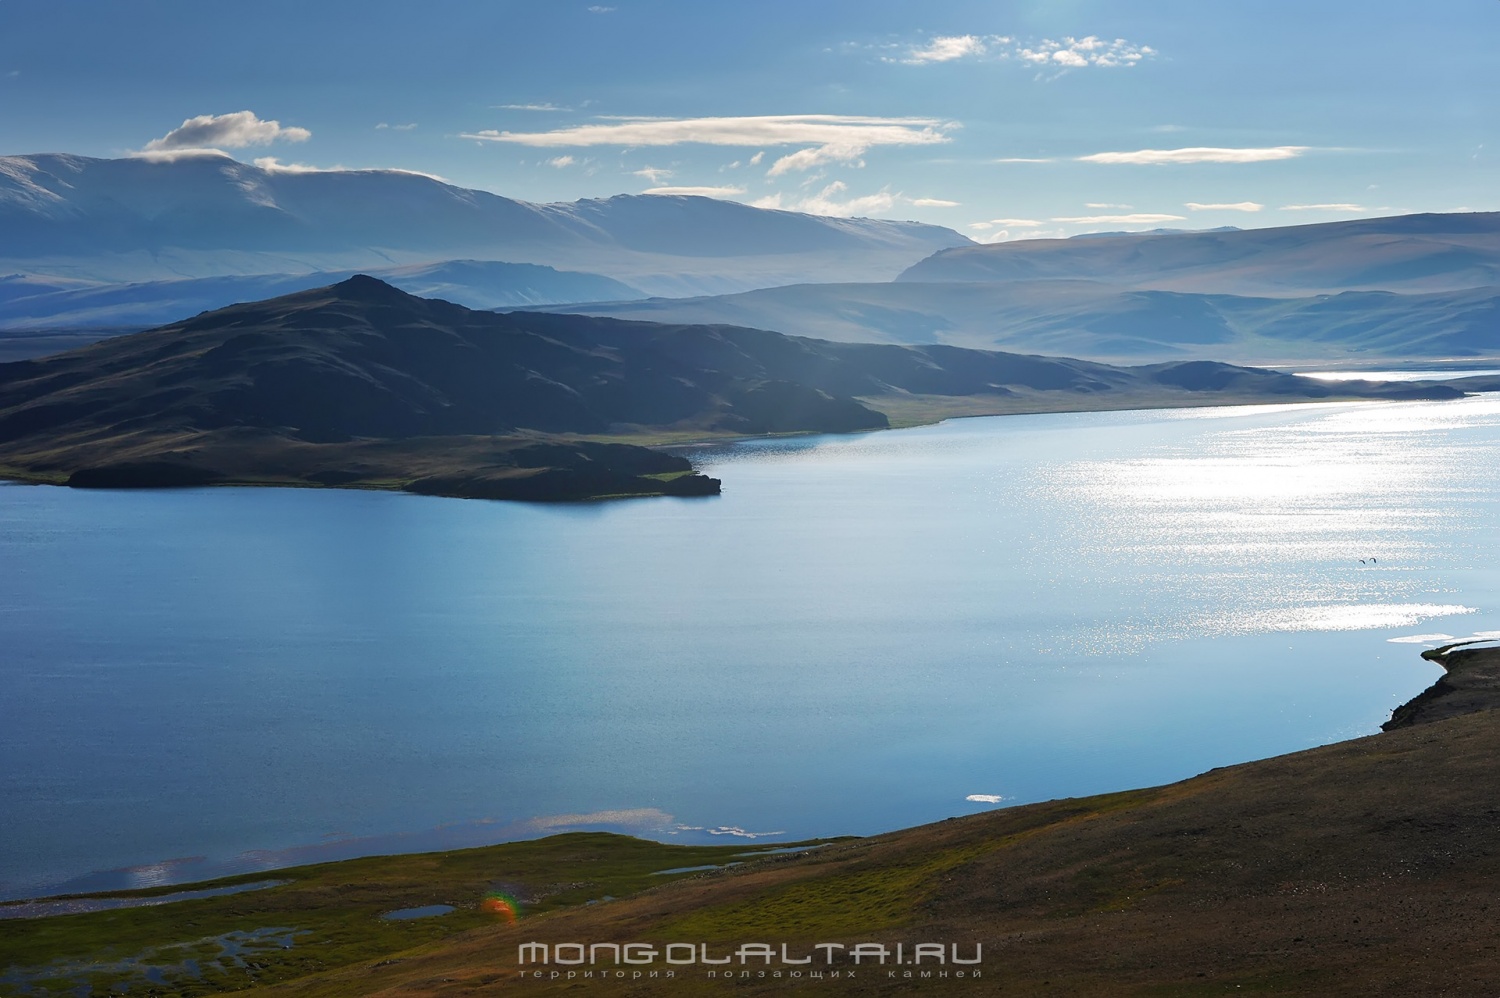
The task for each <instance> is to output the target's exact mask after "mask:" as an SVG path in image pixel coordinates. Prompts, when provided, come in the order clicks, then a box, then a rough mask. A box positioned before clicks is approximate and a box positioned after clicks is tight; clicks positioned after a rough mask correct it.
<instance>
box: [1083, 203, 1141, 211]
mask: <svg viewBox="0 0 1500 998" xmlns="http://www.w3.org/2000/svg"><path fill="white" fill-rule="evenodd" d="M1084 207H1085V208H1095V209H1098V210H1100V211H1108V210H1114V211H1134V210H1135V205H1133V204H1111V203H1109V202H1108V201H1089V202H1087V203H1085V204H1084Z"/></svg>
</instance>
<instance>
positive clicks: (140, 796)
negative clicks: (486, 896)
mask: <svg viewBox="0 0 1500 998" xmlns="http://www.w3.org/2000/svg"><path fill="white" fill-rule="evenodd" d="M696 453H697V457H698V460H699V461H700V462H702V463H703V464H704V465H705V467H706V468H707V469H708V470H709V471H711V472H712V473H714V474H717V475H720V476H721V477H723V479H724V480H725V483H726V484H725V494H724V495H723V496H722V497H721V498H719V499H712V500H641V501H631V502H620V503H607V504H583V505H572V506H568V505H559V506H535V505H524V504H515V503H484V502H464V501H458V500H438V499H425V498H417V497H410V496H399V495H385V494H368V493H352V492H336V491H298V490H264V489H259V490H192V491H180V492H152V493H109V492H75V491H70V490H64V489H50V488H22V487H6V488H0V568H3V570H0V648H4V649H5V650H6V653H5V654H4V655H3V656H0V763H3V765H0V828H4V829H5V835H4V836H3V837H0V895H4V896H18V895H21V894H27V893H33V894H34V893H37V892H39V891H40V890H42V889H46V888H54V887H57V886H59V885H61V884H64V883H66V884H68V886H69V887H70V889H75V890H76V889H109V888H113V887H119V886H132V885H137V884H140V883H143V882H147V881H149V882H152V883H164V882H175V881H180V880H183V879H190V878H192V877H195V876H202V875H205V874H208V873H218V872H224V871H228V870H241V869H269V868H274V867H276V866H281V865H287V864H289V863H292V862H301V861H312V860H318V859H326V858H331V857H336V856H341V855H354V854H360V853H369V852H378V851H391V850H396V849H400V850H409V849H418V848H433V847H438V846H442V847H452V846H455V845H463V844H474V843H478V842H482V841H493V840H497V839H503V838H513V837H521V836H528V835H537V834H545V833H549V832H553V831H561V830H566V829H569V828H577V827H607V828H619V829H624V830H628V831H631V832H634V833H637V834H646V835H654V836H658V837H664V838H668V839H673V840H682V841H719V842H723V841H729V840H733V839H734V838H737V837H738V838H748V837H751V836H771V837H772V840H774V837H775V835H776V834H779V835H784V836H785V837H787V838H803V837H808V836H813V835H825V834H839V833H846V832H855V833H866V832H874V831H879V830H883V829H888V828H893V827H898V826H901V825H908V824H914V823H917V822H921V821H928V820H934V819H938V818H942V817H945V816H947V815H949V814H961V813H968V812H972V811H974V810H978V809H981V808H984V807H987V806H994V804H996V803H999V802H1003V803H1004V804H1007V805H1009V804H1012V803H1024V802H1026V801H1031V800H1038V799H1045V798H1048V797H1054V796H1060V795H1076V794H1083V793H1092V792H1098V791H1104V790H1110V789H1119V788H1121V787H1126V786H1134V785H1143V784H1149V783H1155V782H1162V781H1166V780H1172V779H1178V778H1181V777H1184V776H1188V775H1191V774H1193V773H1195V772H1199V771H1202V770H1204V769H1207V768H1210V767H1212V766H1217V765H1223V764H1226V763H1232V762H1237V761H1241V760H1245V759H1250V758H1257V757H1262V756H1265V755H1270V754H1274V753H1277V752H1283V751H1288V750H1292V749H1296V748H1300V747H1305V746H1309V745H1315V744H1319V743H1323V742H1328V741H1332V740H1336V739H1338V738H1343V737H1350V736H1353V735H1358V734H1365V733H1369V732H1372V731H1374V730H1375V729H1376V727H1377V726H1378V724H1379V723H1380V721H1382V720H1384V719H1385V718H1386V717H1387V716H1388V712H1389V710H1390V709H1391V707H1393V706H1395V705H1396V704H1397V703H1399V702H1401V701H1402V700H1405V699H1407V698H1409V697H1410V696H1412V695H1414V694H1415V693H1416V692H1418V691H1419V690H1420V689H1421V688H1422V687H1424V686H1425V685H1426V684H1427V683H1428V682H1430V681H1431V679H1432V678H1433V677H1434V675H1435V674H1436V669H1435V667H1433V666H1431V665H1429V664H1427V663H1423V662H1421V661H1420V660H1419V659H1418V657H1417V652H1418V651H1419V650H1420V644H1417V643H1410V644H1402V643H1392V642H1401V641H1404V640H1406V639H1412V638H1421V637H1422V636H1426V638H1424V639H1425V640H1434V641H1435V640H1444V639H1447V638H1449V637H1464V636H1467V635H1468V634H1469V633H1471V632H1475V631H1481V630H1483V629H1485V628H1488V629H1491V630H1493V629H1496V628H1497V627H1500V613H1497V610H1500V598H1497V597H1500V575H1497V573H1496V570H1495V568H1494V565H1493V561H1494V559H1493V552H1495V551H1497V550H1500V545H1497V543H1496V542H1497V540H1500V537H1497V522H1500V518H1497V512H1500V400H1497V399H1496V398H1493V397H1477V398H1471V399H1466V400H1462V401H1457V402H1443V403H1357V404H1335V405H1326V406H1307V405H1295V406H1274V407H1259V408H1237V409H1205V410H1174V411H1162V412H1135V413H1093V414H1069V415H1050V416H1033V417H1003V418H998V419H975V420H959V421H954V422H951V423H947V424H944V425H941V426H935V427H925V428H920V429H915V430H909V431H899V432H888V433H878V434H869V435H863V436H847V437H819V438H807V439H796V440H772V441H756V442H752V443H747V444H743V445H737V446H734V447H730V448H718V449H703V450H700V451H697V452H696ZM1362 561H1363V563H1361V562H1362ZM439 826H442V827H439ZM251 850H254V851H253V852H251ZM119 867H132V868H133V869H132V870H125V871H122V872H119V873H113V874H109V875H107V876H100V877H92V878H90V877H85V876H83V875H84V874H87V873H88V872H89V871H91V870H101V869H113V868H119Z"/></svg>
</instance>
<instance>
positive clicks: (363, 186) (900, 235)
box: [0, 154, 1500, 365]
mask: <svg viewBox="0 0 1500 998" xmlns="http://www.w3.org/2000/svg"><path fill="white" fill-rule="evenodd" d="M354 273H367V274H374V275H376V276H378V277H380V278H381V279H383V280H386V281H388V282H390V283H391V284H393V285H395V286H398V287H400V288H402V289H403V290H406V291H408V292H412V293H414V294H418V295H422V296H427V297H439V298H444V299H446V300H449V301H453V302H455V303H458V304H462V305H466V306H469V307H473V308H487V309H496V310H506V309H516V308H528V309H542V310H546V311H551V312H577V313H581V314H589V315H596V316H613V317H621V318H635V319H642V320H649V321H660V322H668V323H677V324H683V323H686V324H704V323H706V324H730V325H738V326H747V327H753V328H761V329H769V330H774V331H778V332H783V333H788V334H793V335H806V336H813V337H819V338H824V339H829V340H835V341H843V342H875V343H900V344H923V343H941V344H947V345H950V346H962V347H969V348H975V349H987V350H988V349H1000V350H1006V351H1018V352H1023V353H1040V354H1051V355H1059V354H1060V355H1068V356H1078V357H1088V358H1091V359H1094V360H1100V361H1105V362H1112V363H1125V364H1138V363H1159V362H1167V361H1172V360H1200V359H1201V360H1209V359H1211V360H1221V361H1232V362H1236V363H1247V364H1263V365H1265V364H1269V365H1280V364H1301V363H1340V364H1342V363H1349V362H1358V361H1370V362H1399V361H1404V360H1431V359H1437V358H1442V359H1462V358H1475V359H1479V358H1497V357H1500V336H1497V329H1500V325H1497V324H1500V213H1493V212H1492V213H1467V214H1449V215H1431V214H1429V215H1407V216H1398V217H1392V218H1376V219H1359V220H1353V221H1347V222H1330V223H1321V224H1316V225H1298V226H1285V227H1279V228H1267V229H1246V230H1239V229H1233V228H1221V229H1213V230H1204V231H1185V232H1179V231H1169V230H1158V231H1155V232H1146V233H1108V234H1101V235H1099V236H1098V237H1097V238H1094V237H1090V238H1081V237H1080V238H1073V239H1030V240H1020V241H1016V242H1008V243H999V244H992V245H977V244H974V243H972V242H970V241H969V240H968V239H966V238H964V237H963V236H961V235H959V234H957V233H955V232H953V231H952V230H949V229H944V228H940V227H937V226H930V225H920V224H917V223H911V222H891V221H880V220H873V219H840V218H822V217H816V216H810V215H802V214H798V213H795V212H785V211H766V210H761V209H757V208H752V207H749V206H747V205H743V204H737V203H733V202H727V201H717V200H712V199H708V198H701V197H658V196H627V195H621V196H618V197H613V198H607V199H603V200H585V201H577V202H571V203H566V204H547V205H540V204H529V203H526V202H522V201H515V200H511V199H508V198H504V197H500V196H498V195H495V194H489V193H486V192H483V191H473V190H465V189H462V188H458V187H454V186H452V185H450V184H446V183H443V182H442V181H439V180H436V179H433V178H431V177H426V176H422V175H419V174H414V173H402V172H395V171H376V170H372V171H326V172H324V171H305V170H295V169H286V168H280V167H277V168H272V169H263V168H261V167H257V166H251V165H247V164H244V163H240V162H238V161H236V160H234V159H231V158H229V157H227V156H223V155H208V154H195V155H185V156H181V157H177V158H169V159H165V160H151V159H142V158H135V159H122V160H101V159H89V158H85V157H78V156H65V155H37V156H13V157H0V275H7V274H8V275H9V276H0V359H4V358H12V357H29V356H40V355H43V354H45V353H47V352H49V351H54V350H57V349H60V348H64V347H68V346H72V345H76V344H78V343H80V342H88V341H90V340H92V339H95V338H98V337H101V336H105V335H112V334H115V333H118V332H120V331H122V330H129V329H139V328H145V327H149V326H154V325H159V324H162V323H166V322H172V321H174V320H177V319H181V318H183V317H184V316H188V315H192V314H195V313H198V312H202V311H207V310H213V309H217V308H222V307H224V306H227V305H230V304H233V303H235V302H243V301H253V300H258V299H263V298H267V297H273V296H277V295H283V294H288V293H293V292H297V291H302V290H307V289H310V288H315V287H323V286H327V285H329V284H334V283H337V282H339V281H342V280H344V279H345V278H347V277H349V276H351V275H353V274H354ZM653 296H654V297H653ZM39 331H40V332H42V333H45V335H37V334H38V332H39ZM22 334H25V335H22Z"/></svg>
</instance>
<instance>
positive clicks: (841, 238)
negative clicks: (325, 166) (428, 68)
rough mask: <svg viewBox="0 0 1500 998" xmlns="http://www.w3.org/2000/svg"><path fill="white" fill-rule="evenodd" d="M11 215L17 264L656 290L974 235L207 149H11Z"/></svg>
mask: <svg viewBox="0 0 1500 998" xmlns="http://www.w3.org/2000/svg"><path fill="white" fill-rule="evenodd" d="M0 231H3V232H5V234H6V237H5V240H4V242H3V244H0V272H3V271H21V272H24V273H40V274H50V275H57V276H62V277H75V278H81V279H87V280H95V281H105V282H111V283H138V282H142V281H153V280H164V279H171V278H179V277H218V276H225V275H252V274H276V273H305V272H310V271H326V272H337V271H353V270H368V269H371V268H388V267H391V266H399V265H406V264H429V263H433V262H436V261H442V260H449V259H477V260H509V261H515V262H520V263H534V264H543V265H547V266H553V267H557V268H560V269H567V270H575V271H576V270H584V271H594V272H598V273H601V274H604V275H606V276H608V277H611V278H614V279H616V280H621V281H624V282H625V283H627V284H631V285H633V286H637V287H641V288H643V289H644V290H646V291H648V292H650V293H655V294H663V293H703V292H705V291H711V292H717V291H728V290H743V289H745V288H749V287H766V286H771V285H774V284H784V283H788V282H790V281H792V280H797V279H799V278H800V279H806V277H807V276H808V275H809V274H815V275H820V276H823V277H824V278H825V279H834V280H851V279H852V280H889V279H890V278H893V277H895V276H896V274H898V273H899V272H900V271H901V270H903V269H904V268H906V267H908V266H910V265H911V264H913V263H915V262H917V261H918V260H921V259H922V258H924V257H926V256H928V255H929V254H931V253H932V252H933V251H935V250H939V249H943V248H947V247H951V246H960V245H964V244H966V243H967V242H968V240H967V239H966V238H965V237H963V236H961V235H959V234H958V233H956V232H953V231H952V230H950V229H945V228H941V227H939V226H933V225H925V224H921V223H916V222H890V221H884V220H879V219H845V218H826V217H822V216H813V215H804V214H799V213H796V212H788V211H772V210H766V209H759V208H752V207H750V206H748V205H744V204H739V203H737V202H731V201H718V200H714V199H711V198H704V197H690V196H658V195H623V194H622V195H618V196H616V197H611V198H605V199H590V200H583V201H576V202H570V203H562V204H532V203H529V202H525V201H517V200H513V199H510V198H506V197H502V196H500V195H497V194H491V193H489V192H486V191H478V190H469V189H466V188H461V187H456V186H454V185H452V184H448V183H445V182H443V181H441V180H438V179H435V178H433V177H428V176H425V175H422V174H416V173H407V172H401V171H393V170H339V171H311V170H300V169H288V168H273V169H263V168H261V167H258V166H254V165H250V164H246V163H241V162H239V161H237V160H234V159H232V158H230V157H228V156H220V155H208V154H194V155H179V156H176V157H172V158H165V159H162V158H130V159H113V160H105V159H93V158H89V157H83V156H70V155H63V154H38V155H30V156H9V157H0Z"/></svg>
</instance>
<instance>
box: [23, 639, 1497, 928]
mask: <svg viewBox="0 0 1500 998" xmlns="http://www.w3.org/2000/svg"><path fill="white" fill-rule="evenodd" d="M1476 645H1477V646H1480V647H1474V646H1476ZM1420 658H1421V659H1422V660H1425V661H1430V662H1435V663H1436V664H1438V665H1440V666H1442V667H1443V669H1444V673H1443V675H1442V676H1439V677H1438V679H1437V680H1435V681H1434V682H1433V683H1431V684H1430V685H1429V686H1428V687H1426V688H1425V689H1423V690H1422V691H1421V692H1419V693H1418V694H1417V695H1415V696H1414V697H1412V698H1411V699H1410V700H1407V701H1406V702H1404V703H1402V704H1400V705H1398V706H1396V707H1395V708H1393V709H1392V711H1391V718H1390V719H1389V720H1387V721H1386V722H1384V723H1383V724H1381V725H1380V728H1379V730H1378V731H1375V732H1371V733H1369V734H1364V735H1355V736H1353V737H1351V738H1344V739H1340V740H1338V741H1334V742H1328V743H1326V744H1324V745H1316V746H1311V747H1309V748H1305V749H1298V750H1295V751H1293V752H1289V753H1283V754H1280V755H1272V756H1266V757H1263V758H1260V759H1249V760H1242V761H1240V762H1237V763H1230V764H1229V765H1228V766H1219V767H1215V768H1214V769H1210V770H1207V771H1205V773H1202V774H1199V776H1202V775H1207V773H1212V772H1216V771H1218V770H1220V769H1225V768H1232V767H1237V766H1246V765H1255V764H1259V763H1267V762H1272V761H1274V760H1277V759H1281V758H1285V757H1288V756H1294V755H1299V754H1301V753H1304V752H1312V751H1317V750H1319V749H1324V748H1330V747H1333V746H1338V745H1347V744H1350V743H1352V742H1356V741H1360V740H1362V739H1365V738H1377V737H1379V736H1380V735H1381V734H1382V733H1384V732H1389V731H1394V730H1400V729H1402V728H1409V727H1412V726H1415V725H1420V724H1428V723H1431V722H1433V721H1438V720H1446V719H1448V718H1451V717H1459V716H1464V715H1466V714H1471V713H1480V712H1483V711H1487V710H1492V709H1496V708H1500V639H1491V638H1476V639H1471V640H1468V641H1463V642H1457V643H1454V644H1449V645H1443V646H1439V647H1437V648H1432V649H1427V650H1425V651H1423V652H1422V653H1421V654H1420ZM1454 694H1457V695H1454ZM1196 778H1197V777H1188V778H1187V779H1196ZM1171 785H1174V784H1172V783H1168V784H1162V785H1160V786H1171ZM1153 789H1159V787H1158V786H1151V787H1127V788H1120V789H1118V790H1111V791H1106V792H1105V794H1104V796H1108V795H1111V794H1121V793H1136V792H1143V791H1146V790H1153ZM1074 799H1078V798H1068V797H1061V798H1051V799H1048V800H1044V801H1032V802H1028V803H1022V804H1014V805H1009V806H1006V807H1001V808H991V809H987V810H985V811H980V812H978V813H976V814H972V815H967V816H964V818H947V819H942V821H953V820H965V819H972V818H976V817H980V816H982V815H984V814H990V813H993V812H995V811H1002V810H1015V809H1017V808H1028V807H1037V806H1041V805H1046V804H1055V803H1057V802H1059V801H1067V800H1074ZM528 820H535V819H527V820H522V821H520V822H519V823H518V824H520V825H525V824H527V821H528ZM937 823H941V822H937ZM931 824H934V823H933V822H928V823H924V824H918V825H910V826H903V827H900V828H895V829H889V830H886V831H881V832H875V833H872V834H870V835H843V836H832V837H827V836H825V837H819V838H813V839H807V840H799V841H798V842H787V843H780V842H778V843H770V842H768V843H763V844H760V845H756V844H754V843H753V842H746V843H743V844H742V845H738V846H725V847H722V848H740V849H742V850H743V851H744V852H745V853H747V854H749V853H752V852H766V851H769V850H777V851H780V850H789V849H793V848H801V847H804V846H805V844H806V843H807V842H817V843H823V842H834V841H845V840H867V839H878V838H883V837H886V836H891V835H900V834H903V833H906V832H910V831H913V830H914V829H919V828H924V827H928V826H929V825H931ZM465 827H468V826H455V825H441V826H438V828H437V829H434V831H444V830H451V829H454V828H459V829H462V828H465ZM473 827H475V828H481V827H489V826H488V825H487V824H486V823H484V822H477V823H474V824H473ZM573 835H605V836H611V837H617V838H629V839H634V840H637V841H645V842H652V843H655V844H658V845H661V846H663V847H666V848H674V849H676V848H683V849H704V848H716V847H714V846H711V845H709V844H692V845H679V844H677V843H672V842H667V841H663V840H661V839H656V838H651V837H649V835H631V834H627V833H623V832H615V831H607V830H593V829H588V828H579V829H576V830H569V831H564V832H559V833H555V834H552V835H529V836H522V837H516V838H502V839H500V840H498V841H497V840H493V839H491V840H489V841H485V842H481V843H472V842H470V843H464V844H460V843H458V842H454V843H450V844H449V845H447V846H446V847H443V848H437V849H433V848H418V849H415V850H410V849H397V850H394V851H389V852H358V853H355V854H353V855H349V856H346V857H343V858H329V859H318V858H316V856H307V857H305V858H304V859H303V860H301V861H298V862H288V863H284V864H282V865H257V866H256V867H255V868H254V869H250V870H245V871H242V872H237V873H226V874H223V875H221V876H216V877H206V878H202V879H194V880H170V881H164V882H160V883H155V884H151V885H148V886H143V887H132V888H103V889H100V890H82V891H62V892H58V893H54V894H39V895H31V896H27V897H15V898H8V899H0V921H4V920H6V919H8V918H13V917H38V918H42V917H51V915H50V914H39V915H36V916H8V915H6V914H5V910H6V909H11V908H16V907H23V906H31V905H48V904H53V903H62V902H70V901H114V900H140V901H141V902H143V903H160V902H159V901H158V900H157V899H160V898H162V897H165V896H168V895H176V894H192V893H196V892H198V891H202V890H212V891H221V890H228V889H234V888H238V889H239V890H245V889H247V888H246V887H245V886H244V885H246V884H253V885H254V886H256V887H260V886H262V885H261V884H260V882H261V881H267V880H268V878H272V879H274V878H275V877H276V876H278V875H286V874H288V873H290V872H293V871H297V870H303V869H314V868H316V869H323V868H329V867H338V866H343V865H346V864H356V863H367V862H371V861H380V860H394V859H401V858H411V857H422V856H440V855H447V854H450V853H452V852H454V851H459V852H472V851H479V850H486V849H493V848H497V847H502V846H516V845H521V844H526V843H535V842H545V841H547V840H550V839H559V838H566V837H568V836H573ZM407 837H413V838H417V837H423V836H421V835H418V834H414V833H400V832H397V833H390V834H387V835H377V836H371V837H369V838H367V839H353V840H349V841H348V842H347V843H344V842H333V843H324V844H312V845H303V846H292V847H288V848H286V849H282V850H277V851H274V852H272V853H271V855H275V854H276V853H278V852H279V853H281V854H283V855H287V854H296V853H309V852H316V851H318V850H330V851H331V850H336V849H337V848H338V847H339V846H340V845H347V844H353V843H358V842H372V843H373V842H380V841H382V840H391V839H400V838H407ZM255 853H256V854H257V855H260V856H264V855H266V854H267V851H266V850H255ZM164 862H166V861H164ZM153 865H157V866H159V865H162V864H153ZM137 869H140V868H139V867H124V868H120V869H116V870H99V871H95V872H93V873H90V874H86V875H84V876H81V877H76V878H73V879H74V880H78V881H85V880H88V879H90V878H93V877H104V876H108V875H112V874H127V873H130V872H132V871H134V870H137ZM674 872H675V871H674ZM267 886H273V885H267ZM121 907H132V906H129V905H122V906H121ZM70 913H71V912H60V913H59V914H70Z"/></svg>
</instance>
